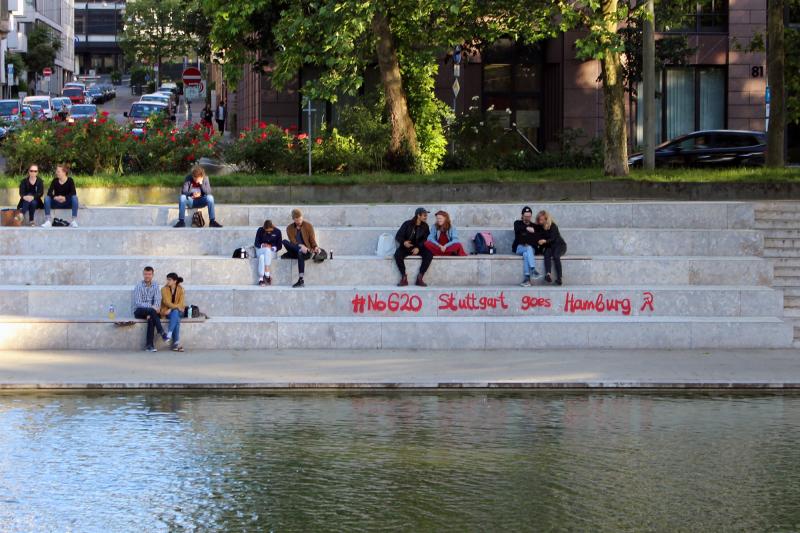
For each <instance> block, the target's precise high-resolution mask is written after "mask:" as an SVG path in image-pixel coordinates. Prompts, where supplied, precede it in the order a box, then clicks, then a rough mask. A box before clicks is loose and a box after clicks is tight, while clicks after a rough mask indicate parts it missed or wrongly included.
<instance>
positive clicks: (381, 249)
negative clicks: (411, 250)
mask: <svg viewBox="0 0 800 533" xmlns="http://www.w3.org/2000/svg"><path fill="white" fill-rule="evenodd" d="M396 248H397V243H396V242H395V240H394V237H392V236H391V235H389V234H388V233H381V236H380V237H378V249H377V250H376V251H375V255H377V256H378V257H388V256H390V255H393V254H394V251H395V249H396Z"/></svg>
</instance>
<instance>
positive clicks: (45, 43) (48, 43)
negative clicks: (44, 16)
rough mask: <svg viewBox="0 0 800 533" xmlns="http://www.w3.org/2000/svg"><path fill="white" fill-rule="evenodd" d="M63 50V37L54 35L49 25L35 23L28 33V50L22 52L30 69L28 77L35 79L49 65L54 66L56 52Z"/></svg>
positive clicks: (27, 67) (28, 69)
mask: <svg viewBox="0 0 800 533" xmlns="http://www.w3.org/2000/svg"><path fill="white" fill-rule="evenodd" d="M59 50H61V39H59V38H58V37H56V36H54V35H53V34H52V33H51V32H50V30H49V29H48V27H47V26H45V25H43V24H35V25H34V26H33V29H32V30H31V32H30V34H28V51H27V52H25V53H24V54H22V58H23V60H24V61H25V66H26V69H27V71H28V79H29V80H30V78H31V76H33V78H34V79H37V77H38V76H39V75H40V74H41V73H42V70H44V69H45V68H47V67H52V66H53V64H54V62H55V60H56V54H58V51H59Z"/></svg>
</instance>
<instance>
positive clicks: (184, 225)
mask: <svg viewBox="0 0 800 533" xmlns="http://www.w3.org/2000/svg"><path fill="white" fill-rule="evenodd" d="M174 227H176V228H185V227H186V222H184V221H183V220H179V221H178V223H177V224H175V226H174Z"/></svg>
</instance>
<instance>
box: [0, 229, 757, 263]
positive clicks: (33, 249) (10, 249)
mask: <svg viewBox="0 0 800 533" xmlns="http://www.w3.org/2000/svg"><path fill="white" fill-rule="evenodd" d="M480 229H485V230H490V231H491V232H492V234H493V236H494V239H495V243H496V247H497V250H498V251H499V252H500V253H511V243H512V241H513V238H514V236H513V231H511V230H510V229H507V228H471V229H470V228H460V235H461V239H462V242H463V243H464V244H465V245H466V246H467V248H468V251H469V250H471V249H472V242H471V239H472V237H473V236H474V234H475V233H476V232H477V231H478V230H480ZM396 230H397V228H395V227H378V228H373V227H318V228H317V241H318V243H319V244H320V246H322V247H323V248H325V249H327V250H331V249H333V250H335V251H336V252H338V253H339V254H340V255H369V254H374V253H375V249H376V247H377V243H378V238H379V237H380V235H381V234H384V233H386V234H389V235H390V236H392V237H394V234H395V232H396ZM255 233H256V230H255V229H254V228H249V227H248V228H245V227H225V228H221V229H212V228H203V229H192V228H183V229H173V228H168V227H151V228H147V229H146V230H143V229H142V228H134V227H108V228H77V229H75V228H49V229H44V228H0V250H2V253H3V254H49V255H69V254H75V253H81V254H83V255H151V256H157V255H180V254H195V255H198V254H199V255H222V256H230V255H231V254H232V253H233V250H234V249H235V248H237V247H241V246H250V245H252V244H253V241H254V238H255ZM561 233H562V235H563V236H564V239H565V240H566V241H567V245H568V253H569V254H572V255H601V254H602V255H657V256H673V255H698V256H699V255H703V256H715V255H730V256H732V255H761V253H762V251H763V246H764V239H763V236H762V234H761V233H760V232H758V231H753V230H738V229H737V230H683V229H679V230H663V229H640V228H637V229H610V228H573V229H564V230H563V231H562V232H561Z"/></svg>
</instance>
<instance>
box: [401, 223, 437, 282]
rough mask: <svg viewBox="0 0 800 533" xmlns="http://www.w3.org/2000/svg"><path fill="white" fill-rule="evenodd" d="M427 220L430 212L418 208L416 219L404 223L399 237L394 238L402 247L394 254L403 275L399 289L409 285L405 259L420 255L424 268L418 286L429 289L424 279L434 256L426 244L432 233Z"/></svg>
mask: <svg viewBox="0 0 800 533" xmlns="http://www.w3.org/2000/svg"><path fill="white" fill-rule="evenodd" d="M427 220H428V211H427V210H426V209H425V208H424V207H418V208H417V210H416V211H414V218H412V219H411V220H406V221H405V222H403V225H402V226H400V229H399V230H397V235H395V237H394V238H395V240H396V241H397V243H398V244H399V245H400V246H398V248H397V250H395V252H394V261H395V263H397V268H398V269H400V275H401V278H400V283H398V284H397V286H398V287H405V286H407V285H408V276H407V275H406V263H405V259H406V257H408V256H409V255H418V256H420V257H421V258H422V266H420V267H419V274H417V282H416V284H417V285H418V286H420V287H427V284H426V283H425V281H424V280H423V278H424V277H425V273H426V272H427V271H428V267H429V266H431V261H433V254H432V253H431V251H430V250H428V248H427V247H426V246H425V242H426V241H427V240H428V237H429V236H430V233H431V231H430V228H428V222H427Z"/></svg>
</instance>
